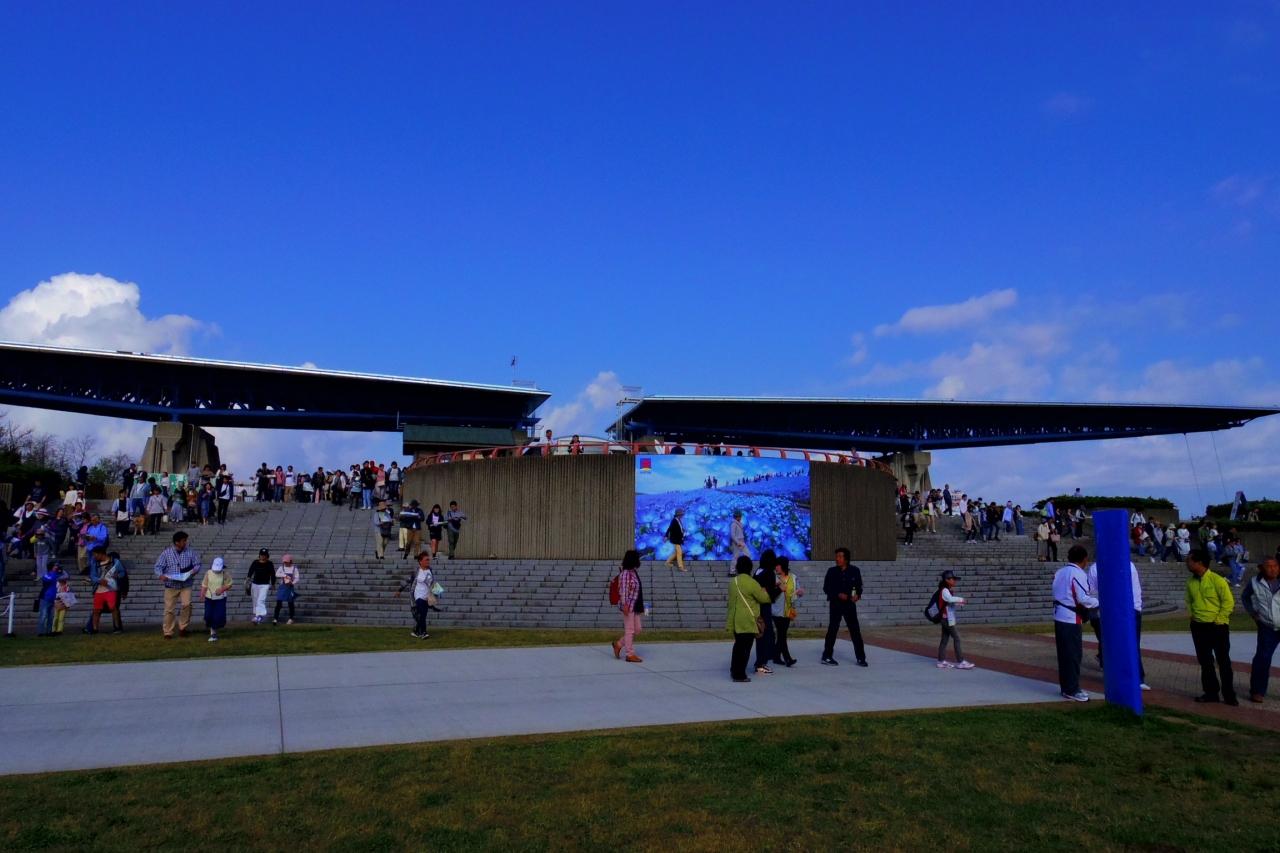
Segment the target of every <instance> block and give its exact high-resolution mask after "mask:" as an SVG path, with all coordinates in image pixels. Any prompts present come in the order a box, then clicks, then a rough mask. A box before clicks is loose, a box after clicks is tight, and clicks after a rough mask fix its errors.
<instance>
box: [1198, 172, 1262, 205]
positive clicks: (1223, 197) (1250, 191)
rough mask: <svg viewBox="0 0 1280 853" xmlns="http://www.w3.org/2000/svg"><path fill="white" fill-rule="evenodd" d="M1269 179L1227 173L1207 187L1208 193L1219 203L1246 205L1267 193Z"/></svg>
mask: <svg viewBox="0 0 1280 853" xmlns="http://www.w3.org/2000/svg"><path fill="white" fill-rule="evenodd" d="M1268 183H1269V179H1267V178H1259V177H1250V176H1248V175H1229V176H1227V177H1225V178H1223V179H1222V180H1220V181H1218V182H1217V183H1216V184H1214V185H1213V186H1212V187H1210V188H1209V195H1210V196H1211V197H1212V198H1213V199H1214V201H1216V202H1218V203H1219V204H1224V205H1232V206H1235V207H1248V206H1250V205H1251V204H1253V203H1254V202H1256V201H1258V200H1259V199H1261V198H1262V197H1263V196H1265V195H1266V193H1267V184H1268Z"/></svg>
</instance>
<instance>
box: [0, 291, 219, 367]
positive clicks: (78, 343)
mask: <svg viewBox="0 0 1280 853" xmlns="http://www.w3.org/2000/svg"><path fill="white" fill-rule="evenodd" d="M141 303H142V293H141V291H140V290H139V289H138V285H136V284H134V283H133V282H131V281H117V280H116V279H114V278H111V277H110V276H105V275H101V274H99V273H95V274H93V275H84V274H83V273H75V272H68V273H62V274H61V275H55V276H53V277H52V278H50V279H49V280H48V281H42V282H40V283H39V284H37V285H36V286H35V287H33V288H31V289H30V290H24V291H22V292H21V293H18V294H17V295H16V296H14V297H13V298H12V299H10V300H9V304H7V305H6V306H5V307H4V308H0V339H4V340H10V341H22V342H27V343H35V344H48V345H50V346H63V347H84V348H90V349H106V350H113V349H125V350H133V351H139V352H154V353H172V354H183V353H186V352H187V351H188V348H189V346H190V342H191V338H192V337H193V335H195V334H196V333H197V332H200V331H209V330H211V329H212V327H210V326H208V325H206V324H204V323H201V322H200V321H199V320H197V319H195V318H194V317H189V316H187V315H186V314H166V315H164V316H162V317H154V318H152V317H147V316H146V315H145V314H143V313H142V309H141Z"/></svg>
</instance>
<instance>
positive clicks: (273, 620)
mask: <svg viewBox="0 0 1280 853" xmlns="http://www.w3.org/2000/svg"><path fill="white" fill-rule="evenodd" d="M271 624H272V625H279V624H280V620H279V619H272V620H271Z"/></svg>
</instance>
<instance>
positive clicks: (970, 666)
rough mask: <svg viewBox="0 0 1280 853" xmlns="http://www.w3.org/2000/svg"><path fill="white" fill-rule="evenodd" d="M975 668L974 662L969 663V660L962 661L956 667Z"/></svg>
mask: <svg viewBox="0 0 1280 853" xmlns="http://www.w3.org/2000/svg"><path fill="white" fill-rule="evenodd" d="M973 668H974V666H973V664H971V663H969V662H968V661H967V660H962V661H960V663H958V664H956V669H973Z"/></svg>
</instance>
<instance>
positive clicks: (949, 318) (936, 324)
mask: <svg viewBox="0 0 1280 853" xmlns="http://www.w3.org/2000/svg"><path fill="white" fill-rule="evenodd" d="M1017 301H1018V291H1016V290H1014V289H1013V288H1005V289H1004V290H992V291H991V292H989V293H984V294H982V295H981V296H973V297H970V298H969V299H966V300H965V301H963V302H954V303H951V304H949V305H922V306H920V307H917V308H911V309H908V310H907V311H906V312H905V313H904V314H903V315H902V316H901V317H899V318H898V320H897V322H894V323H882V324H881V325H879V326H876V328H875V334H876V336H877V337H884V336H885V335H897V334H919V333H922V332H941V331H946V330H948V329H958V328H961V327H964V326H972V325H973V324H975V323H980V322H982V321H983V320H986V319H987V318H988V317H990V316H991V315H992V314H995V313H996V312H997V311H1002V310H1004V309H1006V308H1010V307H1012V306H1013V305H1015V304H1016V303H1017Z"/></svg>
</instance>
